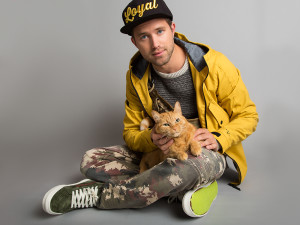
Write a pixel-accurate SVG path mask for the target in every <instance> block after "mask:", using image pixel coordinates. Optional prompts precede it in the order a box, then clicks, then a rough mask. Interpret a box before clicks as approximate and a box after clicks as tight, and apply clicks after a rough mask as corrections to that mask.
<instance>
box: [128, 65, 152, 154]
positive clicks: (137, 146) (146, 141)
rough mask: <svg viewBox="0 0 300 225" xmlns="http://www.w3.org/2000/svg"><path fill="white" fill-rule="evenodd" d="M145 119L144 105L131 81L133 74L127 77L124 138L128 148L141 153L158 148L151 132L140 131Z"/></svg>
mask: <svg viewBox="0 0 300 225" xmlns="http://www.w3.org/2000/svg"><path fill="white" fill-rule="evenodd" d="M143 118H145V115H144V109H143V106H142V103H141V101H140V99H139V97H138V95H137V93H136V90H135V89H134V86H133V84H132V81H131V73H130V71H128V72H127V75H126V101H125V117H124V121H123V123H124V130H123V138H124V141H125V143H126V144H127V146H128V147H129V148H130V149H132V150H134V151H139V152H150V151H153V150H154V149H155V148H156V146H155V145H154V144H153V142H152V140H151V135H150V134H151V130H149V129H148V130H144V131H140V123H141V121H142V119H143Z"/></svg>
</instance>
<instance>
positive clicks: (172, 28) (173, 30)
mask: <svg viewBox="0 0 300 225" xmlns="http://www.w3.org/2000/svg"><path fill="white" fill-rule="evenodd" d="M175 27H176V25H175V23H174V22H172V24H171V30H172V33H173V36H174V35H175Z"/></svg>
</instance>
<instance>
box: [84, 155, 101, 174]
mask: <svg viewBox="0 0 300 225" xmlns="http://www.w3.org/2000/svg"><path fill="white" fill-rule="evenodd" d="M97 151H98V150H97V149H91V150H88V151H86V152H85V154H84V155H83V157H82V160H81V164H80V171H81V172H82V173H83V174H85V173H86V171H87V170H88V169H89V168H91V166H92V161H93V160H95V156H96V154H95V153H96V152H97Z"/></svg>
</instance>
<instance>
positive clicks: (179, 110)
mask: <svg viewBox="0 0 300 225" xmlns="http://www.w3.org/2000/svg"><path fill="white" fill-rule="evenodd" d="M174 112H175V113H179V114H181V115H182V112H181V106H180V103H179V102H176V103H175V107H174Z"/></svg>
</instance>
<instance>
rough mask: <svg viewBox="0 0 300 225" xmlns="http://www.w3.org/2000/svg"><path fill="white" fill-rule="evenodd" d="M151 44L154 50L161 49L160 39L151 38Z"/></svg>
mask: <svg viewBox="0 0 300 225" xmlns="http://www.w3.org/2000/svg"><path fill="white" fill-rule="evenodd" d="M151 44H152V48H154V49H156V48H158V47H159V39H158V37H155V36H152V37H151Z"/></svg>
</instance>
